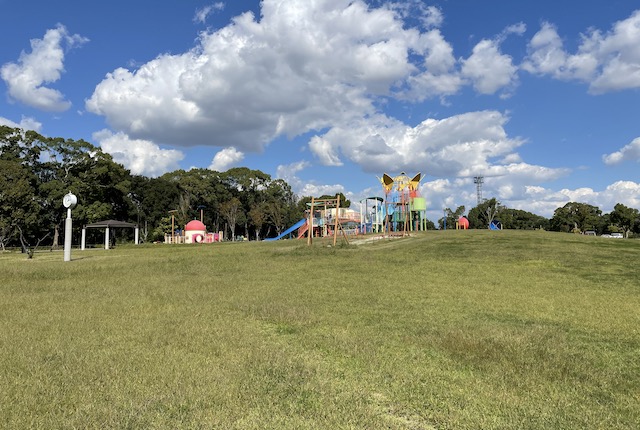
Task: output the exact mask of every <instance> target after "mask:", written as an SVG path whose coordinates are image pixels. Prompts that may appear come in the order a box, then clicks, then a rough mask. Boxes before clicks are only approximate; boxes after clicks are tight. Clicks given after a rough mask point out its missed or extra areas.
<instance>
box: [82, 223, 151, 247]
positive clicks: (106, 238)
mask: <svg viewBox="0 0 640 430" xmlns="http://www.w3.org/2000/svg"><path fill="white" fill-rule="evenodd" d="M88 228H104V249H109V229H111V228H133V229H135V234H134V243H135V244H136V245H137V244H138V237H139V230H138V225H137V224H132V223H130V222H124V221H116V220H112V219H109V220H106V221H99V222H94V223H93V224H87V225H85V226H84V227H82V242H81V244H80V249H81V250H84V248H85V239H86V237H87V229H88Z"/></svg>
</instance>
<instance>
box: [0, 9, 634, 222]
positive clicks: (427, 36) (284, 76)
mask: <svg viewBox="0 0 640 430" xmlns="http://www.w3.org/2000/svg"><path fill="white" fill-rule="evenodd" d="M635 3H636V2H631V1H626V0H625V1H622V0H590V1H587V2H585V1H573V0H567V1H562V2H557V1H550V0H538V1H536V2H514V1H513V0H492V1H483V2H480V1H477V0H455V1H454V0H441V1H434V2H430V1H418V0H416V1H413V0H405V1H400V2H388V1H382V0H368V1H363V0H355V1H354V0H263V1H262V2H259V1H256V0H253V1H248V0H236V1H233V2H215V1H214V2H204V1H191V0H180V1H178V0H174V1H165V2H148V1H127V2H125V1H121V0H112V1H110V2H87V1H86V0H85V1H79V0H65V1H31V2H16V1H9V0H0V8H1V9H2V10H3V15H4V16H5V17H7V19H5V20H4V22H3V26H2V27H0V41H1V43H0V78H1V79H2V83H1V84H0V89H1V90H2V93H3V95H2V97H0V123H2V124H6V125H10V126H17V127H22V128H25V129H34V130H37V131H38V132H40V133H42V134H43V135H45V136H52V137H64V138H71V139H84V140H87V141H89V142H91V143H93V144H95V145H98V146H101V147H102V148H103V150H105V151H106V152H108V153H110V154H112V155H113V157H114V159H115V160H116V161H118V162H120V163H122V164H124V165H125V167H127V168H128V169H130V170H131V171H132V173H134V174H143V175H147V176H159V175H161V174H163V173H165V172H168V171H172V170H175V169H178V168H182V169H190V168H192V167H201V168H212V169H215V170H218V171H224V170H226V169H228V168H230V167H237V166H246V167H249V168H252V169H259V170H262V171H264V172H266V173H268V174H270V175H271V176H272V177H274V178H282V179H285V180H286V181H287V182H289V183H290V184H291V185H292V187H293V189H294V192H296V193H297V194H299V195H316V196H319V195H321V194H327V193H335V192H343V193H345V194H346V195H347V196H348V197H349V198H351V200H352V201H354V202H357V201H359V200H360V199H362V198H363V197H367V196H374V195H382V187H381V185H380V183H379V182H378V180H377V179H376V177H379V176H382V174H383V173H388V174H390V175H391V176H395V175H398V174H399V173H400V172H406V174H407V175H409V176H413V175H414V174H416V173H418V172H421V173H422V174H423V180H422V182H421V188H420V190H421V192H422V195H423V196H424V197H426V200H427V205H428V208H429V212H428V217H429V218H430V219H432V220H433V221H436V220H437V219H438V218H439V217H440V216H441V214H442V209H443V208H444V207H449V208H451V209H455V208H457V207H458V206H460V205H465V206H466V207H467V210H468V209H471V208H472V207H474V206H475V205H476V187H475V185H474V183H473V177H474V176H480V175H481V176H484V185H483V189H482V194H483V197H485V198H491V197H495V198H497V199H498V200H499V201H501V202H502V203H503V204H504V205H506V206H508V207H510V208H514V209H523V210H527V211H530V212H533V213H536V214H539V215H543V216H546V217H551V216H552V215H553V211H554V210H555V209H556V208H558V207H561V206H563V205H564V204H566V203H567V202H570V201H577V202H582V203H589V204H592V205H595V206H598V207H600V208H601V209H602V210H603V211H604V212H605V213H606V212H609V211H611V210H612V209H613V206H614V205H615V204H616V203H623V204H625V205H627V206H630V207H634V208H640V182H639V181H640V179H639V174H638V172H639V171H640V170H639V169H638V163H639V162H640V121H639V119H640V118H638V116H639V112H640V109H639V108H640V106H639V105H640V103H639V102H640V97H639V96H640V92H639V88H640V5H637V4H635ZM354 206H356V208H357V205H354Z"/></svg>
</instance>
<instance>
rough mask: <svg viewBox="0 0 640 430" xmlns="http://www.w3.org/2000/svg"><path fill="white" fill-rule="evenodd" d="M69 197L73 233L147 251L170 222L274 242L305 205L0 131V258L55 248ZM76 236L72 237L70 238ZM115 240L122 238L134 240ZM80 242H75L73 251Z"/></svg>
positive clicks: (488, 212) (568, 216)
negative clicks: (118, 224) (134, 242)
mask: <svg viewBox="0 0 640 430" xmlns="http://www.w3.org/2000/svg"><path fill="white" fill-rule="evenodd" d="M68 192H72V193H74V194H76V195H77V196H78V197H79V202H78V206H77V207H76V208H74V210H73V219H74V225H75V226H80V225H86V224H90V223H93V222H98V221H104V220H107V219H116V220H121V221H129V222H133V223H136V224H138V225H139V226H140V232H141V235H140V236H141V239H142V240H143V241H146V242H151V241H162V240H163V238H164V235H165V234H168V233H170V232H171V226H172V221H173V223H174V224H175V225H176V226H184V225H185V224H186V223H187V222H189V221H190V220H192V219H200V217H202V221H203V222H204V223H205V225H207V227H208V229H209V230H210V231H223V232H224V233H225V236H226V237H230V238H231V239H232V240H233V238H235V237H237V236H244V237H247V238H251V239H256V240H259V239H262V238H265V237H271V236H275V235H278V234H280V233H281V232H282V231H284V230H285V229H286V228H287V227H289V226H290V225H293V224H294V223H295V222H297V221H298V220H300V218H301V217H302V216H303V215H304V213H305V210H306V209H307V203H308V202H309V201H310V200H311V197H310V196H303V197H298V196H296V195H295V194H294V193H293V192H292V190H291V187H290V185H289V184H287V183H286V182H285V181H284V180H282V179H273V178H271V176H270V175H268V174H266V173H264V172H261V171H260V170H251V169H249V168H246V167H237V168H232V169H229V170H227V171H226V172H216V171H213V170H209V169H191V170H189V171H185V170H177V171H173V172H169V173H166V174H164V175H162V176H160V177H157V178H149V177H145V176H140V175H132V174H131V173H130V171H129V170H127V169H125V168H124V166H122V165H121V164H118V163H116V162H114V161H113V158H112V157H111V155H109V154H107V153H105V152H103V151H102V150H101V149H100V148H99V147H96V146H94V145H92V144H91V143H89V142H86V141H84V140H72V139H63V138H59V137H58V138H51V137H45V136H42V135H41V134H39V133H37V132H35V131H24V130H22V129H19V128H11V127H6V126H0V250H3V249H4V248H5V247H9V246H11V247H12V246H21V247H22V248H23V250H25V249H28V248H32V247H34V246H37V245H39V244H41V243H42V244H47V245H50V246H52V247H55V246H57V245H58V243H59V241H60V239H59V236H60V231H61V230H62V226H63V223H64V219H65V217H66V210H65V209H64V208H63V206H62V198H63V196H64V195H65V194H67V193H68ZM338 196H339V197H340V202H341V203H340V206H341V207H347V208H348V207H349V206H350V204H351V202H350V201H349V200H347V199H346V198H345V196H344V195H343V194H341V193H340V194H337V195H333V196H329V195H325V196H320V197H319V198H320V199H329V198H336V197H338ZM464 213H465V207H464V206H460V207H458V208H456V210H451V209H446V210H445V214H444V215H445V216H444V217H443V218H441V219H440V220H439V222H438V223H439V225H440V228H443V226H444V223H445V221H446V225H447V226H448V228H452V227H454V226H455V222H456V220H457V219H458V217H459V216H460V215H463V214H464ZM467 217H468V219H469V221H470V224H471V227H472V228H487V226H488V224H489V223H490V222H491V221H492V220H494V219H499V220H500V221H501V223H502V226H503V228H509V229H535V228H542V229H545V230H555V231H567V232H569V231H586V230H593V231H596V232H597V233H598V234H602V233H604V232H623V233H624V234H625V235H627V236H628V235H629V234H630V233H635V234H639V233H640V217H639V215H638V210H637V209H631V208H627V207H625V206H624V205H621V204H617V205H616V206H615V209H614V211H612V212H611V213H609V214H604V215H603V214H602V212H601V211H600V209H598V208H596V207H594V206H590V205H587V204H584V203H568V204H567V205H565V206H564V207H562V208H558V209H557V210H556V211H555V213H554V216H553V217H552V218H551V219H546V218H544V217H541V216H538V215H535V214H532V213H529V212H525V211H521V210H516V209H509V208H506V207H503V206H502V205H501V204H500V202H498V201H497V200H496V199H490V200H486V201H484V202H483V203H481V204H480V205H478V206H477V207H475V208H472V209H471V210H470V211H469V213H468V215H467ZM429 227H430V228H435V225H433V223H429ZM79 234H80V232H79V229H78V228H76V229H74V235H78V236H79ZM101 234H102V233H101V232H97V231H94V230H87V243H100V241H101V240H102V236H101ZM116 234H118V235H120V236H121V238H124V236H126V235H132V232H129V231H126V230H124V231H117V232H116ZM78 239H79V238H78V237H74V243H77V241H78Z"/></svg>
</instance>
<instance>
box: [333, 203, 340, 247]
mask: <svg viewBox="0 0 640 430" xmlns="http://www.w3.org/2000/svg"><path fill="white" fill-rule="evenodd" d="M339 211H340V196H338V198H337V199H336V216H335V221H334V223H333V246H334V248H335V246H336V240H338V213H339Z"/></svg>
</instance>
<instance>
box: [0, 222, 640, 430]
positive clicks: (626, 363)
mask: <svg viewBox="0 0 640 430" xmlns="http://www.w3.org/2000/svg"><path fill="white" fill-rule="evenodd" d="M72 259H73V261H71V262H66V263H65V262H63V255H62V253H61V252H57V253H49V252H44V253H37V254H36V255H35V258H34V259H32V260H28V259H26V257H25V256H24V255H22V254H10V253H5V254H0V274H1V280H0V283H1V284H0V387H1V389H0V428H10V429H22V428H39V429H72V428H78V429H93V428H95V429H98V428H100V429H104V428H117V429H139V428H144V429H165V428H167V429H212V428H216V429H218V428H219V429H637V428H638V423H640V376H639V375H640V267H639V265H638V263H639V262H640V241H633V240H607V239H601V238H597V237H585V236H576V235H571V234H561V233H549V232H541V231H536V232H521V231H501V232H491V231H446V232H437V231H434V232H426V233H423V234H419V235H417V236H415V237H411V238H405V239H394V240H388V239H387V240H378V241H375V242H372V243H366V244H361V245H355V244H353V243H352V244H351V245H348V246H346V245H344V246H337V247H327V246H323V243H322V242H321V241H317V242H316V243H315V244H314V246H313V247H307V246H306V245H305V244H303V243H301V242H299V241H281V242H277V243H253V242H251V243H225V244H213V245H200V246H190V245H174V246H170V245H149V246H147V245H145V246H137V247H135V246H119V247H118V248H117V249H114V250H110V251H105V250H91V251H83V252H81V251H78V250H74V251H73V253H72Z"/></svg>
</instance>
